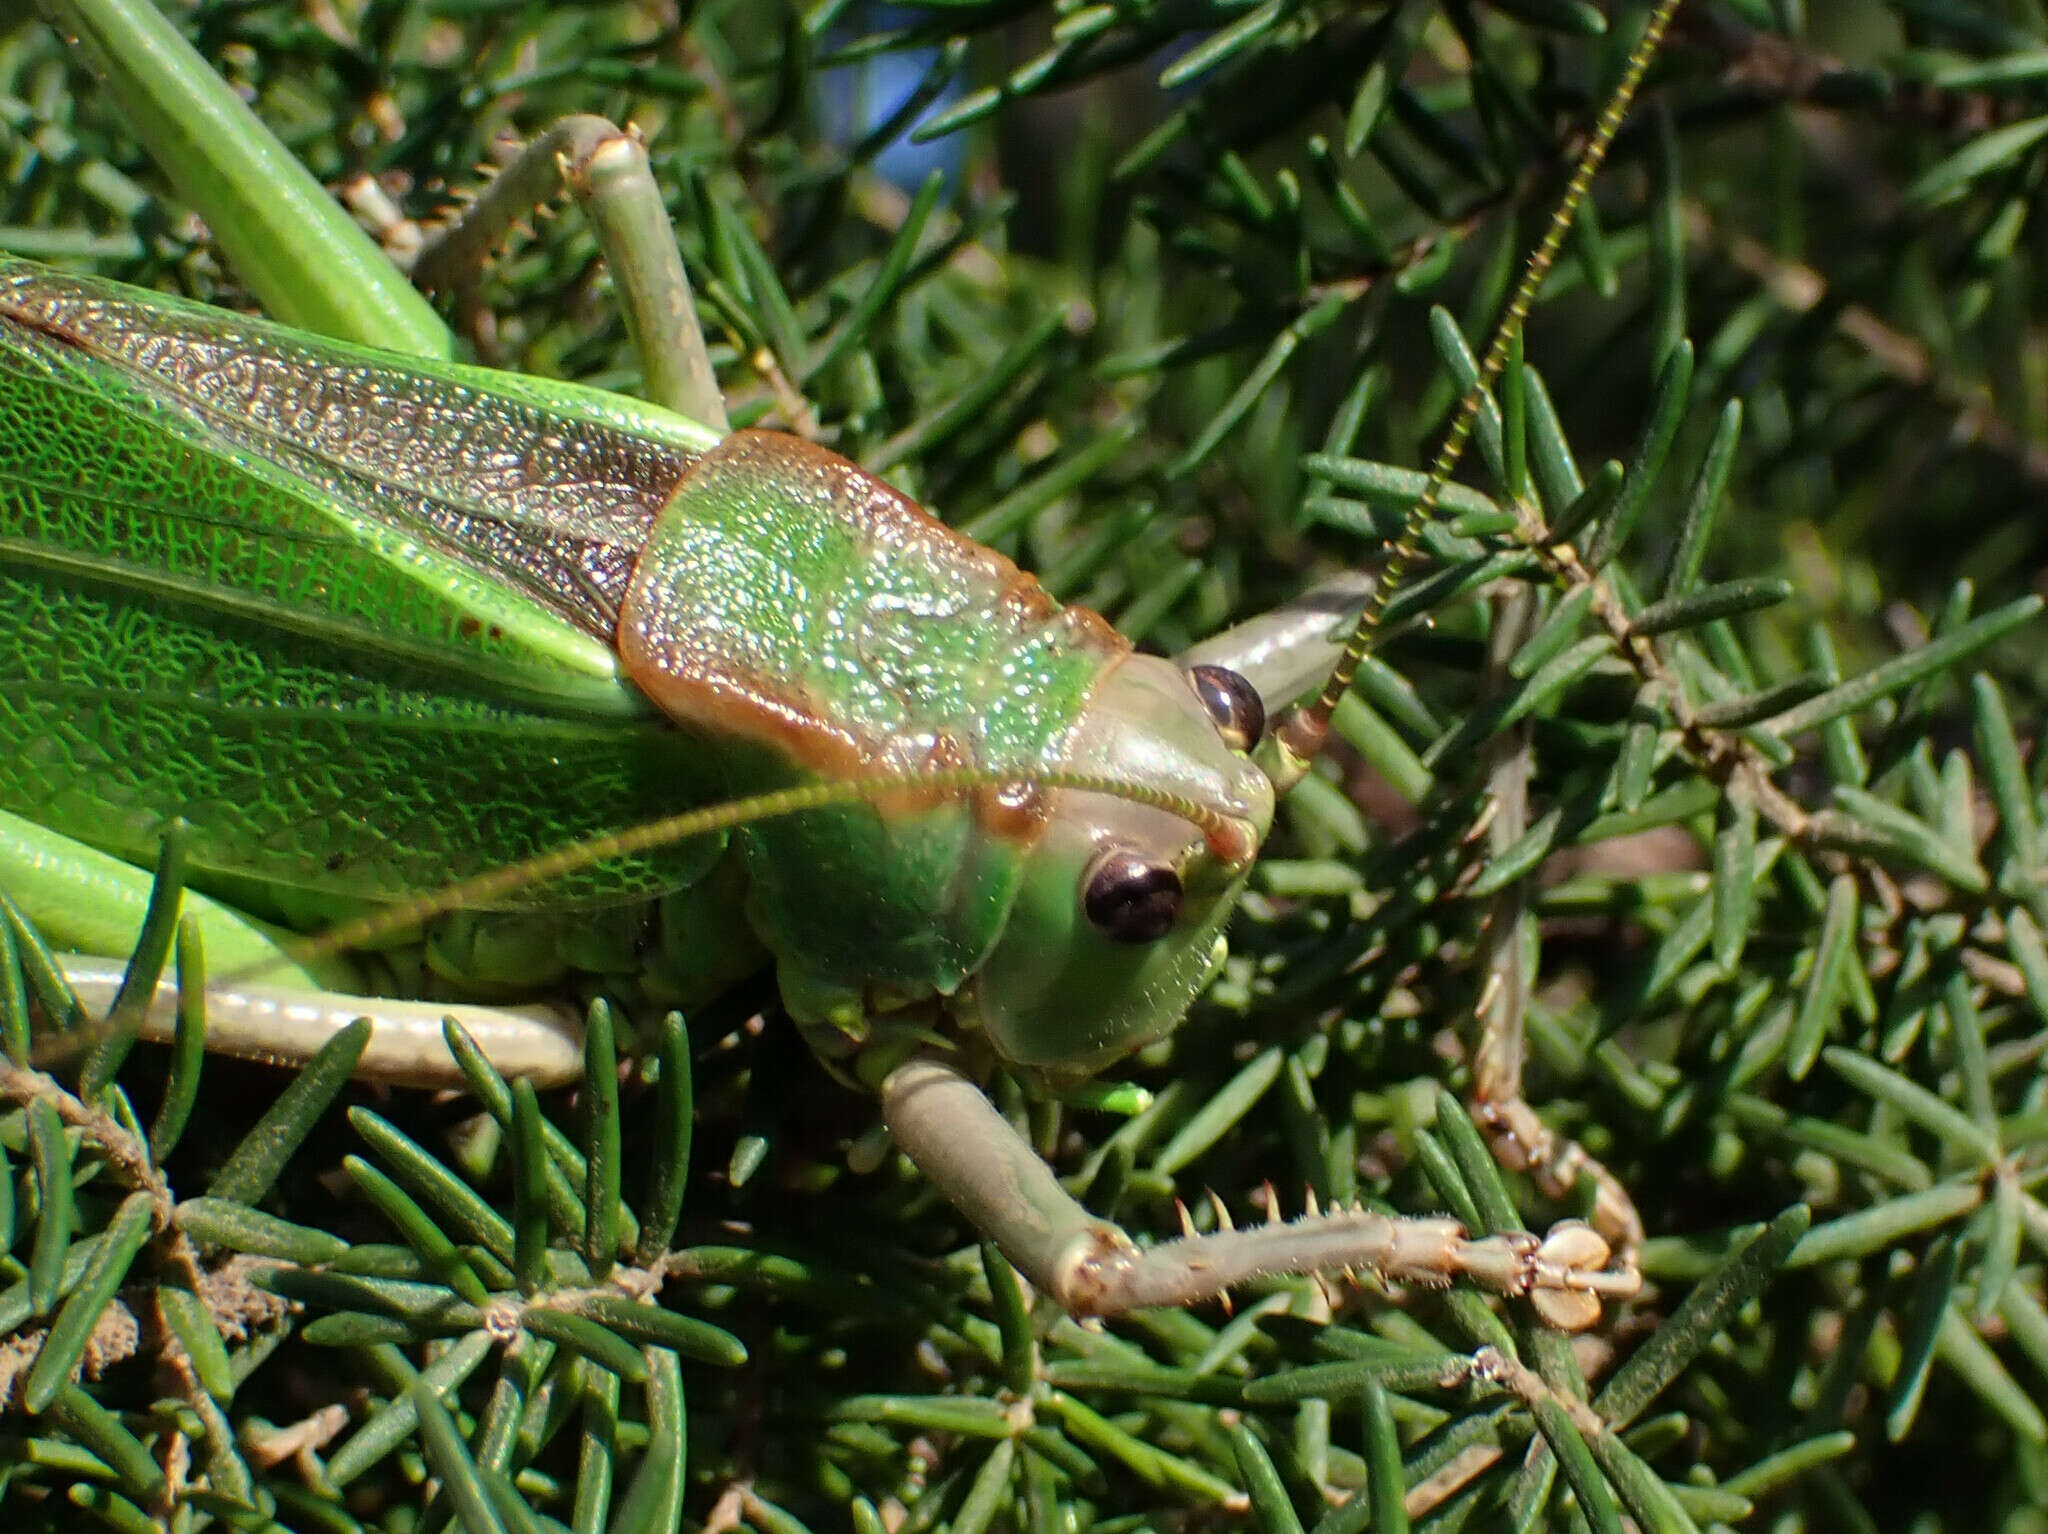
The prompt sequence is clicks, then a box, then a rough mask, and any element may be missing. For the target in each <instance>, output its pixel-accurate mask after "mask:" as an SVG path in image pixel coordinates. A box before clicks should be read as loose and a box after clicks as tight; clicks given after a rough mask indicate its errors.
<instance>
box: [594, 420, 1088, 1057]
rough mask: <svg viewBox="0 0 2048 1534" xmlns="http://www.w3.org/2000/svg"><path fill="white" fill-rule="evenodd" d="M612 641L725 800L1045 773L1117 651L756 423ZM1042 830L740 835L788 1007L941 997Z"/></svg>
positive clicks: (842, 465)
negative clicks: (722, 786)
mask: <svg viewBox="0 0 2048 1534" xmlns="http://www.w3.org/2000/svg"><path fill="white" fill-rule="evenodd" d="M619 645H620V653H621V656H622V658H623V660H624V663H625V665H626V668H627V671H628V673H629V674H630V675H631V676H632V677H633V679H634V680H635V681H636V682H637V683H638V684H639V685H640V686H641V687H642V688H643V689H644V690H646V692H647V693H648V694H649V696H651V697H652V698H653V699H654V700H655V701H656V702H657V703H658V704H659V705H660V706H661V707H662V708H663V709H664V710H665V711H667V712H668V714H669V715H670V716H671V717H672V718H674V719H676V720H677V721H678V722H679V723H680V724H682V725H683V726H684V727H685V728H688V729H690V730H692V731H694V732H696V733H698V734H699V735H700V736H701V738H702V739H703V740H704V742H705V743H706V746H707V749H708V750H710V752H711V753H712V754H713V755H715V756H716V757H717V758H718V759H719V760H720V761H721V762H722V763H723V764H724V766H725V770H726V772H727V783H728V787H729V789H730V791H731V792H732V793H734V794H742V793H758V792H761V791H763V790H766V789H770V788H774V787H777V786H781V785H783V784H786V783H794V782H802V781H810V780H815V779H819V778H838V777H847V776H855V775H859V774H862V773H915V772H919V771H937V770H941V769H945V768H956V767H974V766H980V767H987V768H990V769H993V770H997V771H1015V772H1018V773H1020V774H1022V773H1029V772H1032V771H1044V770H1046V769H1049V768H1051V767H1053V766H1055V765H1057V764H1058V763H1059V761H1060V760H1061V754H1062V750H1063V748H1064V746H1065V744H1066V742H1067V740H1068V738H1069V736H1070V734H1071V732H1072V730H1073V728H1074V726H1075V724H1076V723H1077V722H1078V720H1079V719H1080V717H1081V713H1082V710H1083V709H1084V708H1085V707H1086V705H1087V702H1088V698H1089V696H1090V694H1091V692H1092V690H1093V689H1094V687H1095V685H1096V683H1097V681H1098V679H1099V678H1100V676H1101V675H1102V673H1103V671H1104V669H1105V668H1106V667H1107V666H1108V665H1110V664H1111V663H1113V662H1114V661H1115V660H1116V659H1118V658H1120V657H1121V656H1122V655H1124V654H1125V653H1126V652H1127V650H1128V646H1127V645H1126V644H1125V642H1124V641H1123V640H1122V639H1121V638H1120V637H1118V636H1117V635H1116V634H1115V633H1114V631H1112V630H1111V629H1110V628H1109V627H1108V626H1107V625H1106V624H1104V623H1103V621H1102V620H1101V619H1100V618H1098V617H1096V616H1095V615H1094V614H1093V613H1090V612H1088V611H1086V610H1085V609H1079V608H1062V607H1060V606H1059V605H1058V604H1056V603H1054V602H1053V601H1052V599H1051V598H1050V597H1048V596H1047V595H1046V594H1045V592H1044V591H1043V590H1042V589H1041V588H1040V587H1039V585H1038V583H1037V582H1036V581H1035V580H1033V579H1032V578H1031V577H1030V576H1028V575H1026V574H1024V573H1023V572H1021V571H1019V570H1018V569H1017V567H1016V566H1015V565H1013V564H1012V563H1011V562H1010V561H1009V560H1007V559H1005V558H1003V557H1002V556H1001V555H1000V554H996V553H994V552H993V551H991V550H988V549H985V548H982V547H981V546H980V545H978V544H976V543H973V542H972V541H971V540H969V539H966V538H963V537H962V536H960V535H959V534H958V533H955V532H953V531H952V530H951V529H949V528H947V527H946V526H944V525H943V524H942V523H940V522H938V521H936V520H934V519H933V518H932V517H930V516H929V515H927V514H926V513H925V512H924V511H922V510H920V509H919V508H918V507H917V506H916V505H914V504H913V503H911V502H910V501H909V500H908V499H906V498H905V497H903V496H902V495H900V494H898V493H897V492H896V491H894V490H892V489H891V488H890V487H889V486H887V485H885V484H883V483H882V482H881V481H879V480H877V479H875V478H874V477H873V476H871V475H869V474H867V473H865V472H864V471H862V470H861V469H860V468H859V467H858V466H856V465H854V464H852V463H849V462H847V461H846V460H845V459H843V458H840V457H838V456H836V455H835V454H832V453H829V452H827V451H825V450H823V449H821V448H818V447H815V446H813V445H811V444H809V443H806V442H803V441H801V440H799V439H797V438H794V437H788V436H782V435H779V434H775V433H769V432H757V431H749V432H739V433H736V434H734V435H733V436H731V437H728V438H727V439H726V440H725V441H724V442H723V443H721V444H720V445H719V447H717V448H716V449H714V450H713V451H711V452H710V453H707V454H706V455H705V456H704V457H703V458H702V459H700V460H699V461H698V462H697V464H696V465H695V466H694V467H693V468H692V469H691V471H690V473H689V474H688V476H687V477H686V478H685V479H684V481H683V483H682V485H681V486H680V487H679V488H678V490H677V492H676V494H675V496H674V497H673V499H671V501H670V502H669V504H668V506H667V507H666V508H665V509H664V511H663V512H662V515H661V517H660V519H659V521H658V522H657V524H656V527H655V531H654V533H653V536H652V537H651V539H650V541H649V543H648V546H647V549H646V551H645V553H644V554H643V555H642V557H641V559H640V562H639V565H638V567H637V570H636V572H635V578H634V581H633V585H632V587H631V590H630V592H629V594H628V596H627V599H626V602H625V604H624V607H623V610H622V612H621V617H620V625H619ZM1038 824H1039V811H1038V806H1037V803H1036V798H1035V796H1033V795H1029V794H1024V795H1021V796H1020V795H1015V794H1013V795H1009V796H1007V797H1006V796H1005V795H1003V794H1000V793H997V792H994V791H989V792H985V793H982V794H979V795H977V796H974V797H973V798H972V799H971V801H968V802H960V801H957V800H956V801H950V802H936V801H931V802H927V803H925V804H922V805H914V804H913V805H903V804H891V805H888V806H885V807H879V808H871V807H867V806H853V807H849V808H847V809H843V810H832V811H821V812H816V813H812V814H807V815H802V816H795V817H791V818H788V819H784V820H777V821H772V822H765V823H762V824H760V825H757V826H753V827H750V828H748V829H747V830H746V831H745V832H744V833H742V840H743V845H744V846H745V849H746V854H747V859H748V867H749V871H750V874H751V876H752V880H753V889H752V894H751V905H750V912H751V915H752V917H753V920H754V923H755V927H756V929H757V930H758V931H759V933H760V935H761V937H762V940H763V941H764V942H765V943H766V944H767V945H768V946H769V948H770V949H771V950H772V951H773V952H774V953H775V955H776V958H777V960H778V961H779V964H780V966H781V972H782V977H783V987H784V993H785V996H786V997H787V998H788V999H789V1000H790V1002H791V1003H792V1010H794V1011H797V1012H799V1013H800V1014H809V1015H808V1017H806V1018H804V1019H802V1020H808V1021H820V1020H824V1019H825V1017H826V1016H827V1015H829V1016H831V1017H832V1018H834V1019H838V1020H844V1019H845V1018H846V1017H847V1016H850V1014H851V1013H852V1012H853V1011H855V1010H859V1009H860V1008H861V1007H862V1006H863V1005H864V1004H866V1003H870V1002H874V1001H886V1000H889V999H895V998H901V997H915V996H923V995H930V994H932V993H934V992H936V993H938V994H941V995H945V994H950V993H951V992H952V991H953V990H954V989H955V988H956V987H957V986H958V985H959V983H960V982H961V980H962V979H964V978H965V977H966V976H967V975H968V974H971V973H972V972H973V971H974V969H975V968H976V967H977V966H978V965H979V964H980V962H981V960H982V958H983V956H984V955H985V954H986V953H987V951H988V949H989V947H990V946H991V945H992V944H993V943H994V941H995V939H996V938H997V936H998V935H999V934H1000V932H1001V930H1002V924H1003V921H1004V918H1005V916H1006V915H1007V913H1008V910H1009V907H1010V902H1011V900H1012V899H1013V898H1014V896H1015V893H1016V888H1017V882H1018V878H1019V875H1020V871H1021V864H1022V857H1023V854H1024V853H1025V852H1026V851H1027V850H1028V848H1029V846H1030V843H1031V841H1032V839H1033V837H1034V836H1035V834H1036V831H1037V829H1038ZM799 932H802V933H805V934H807V936H806V937H805V939H804V941H803V943H802V946H801V947H798V946H797V945H796V943H795V941H794V938H793V934H796V933H799Z"/></svg>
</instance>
